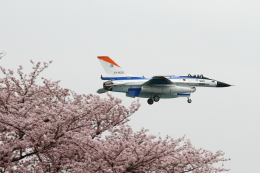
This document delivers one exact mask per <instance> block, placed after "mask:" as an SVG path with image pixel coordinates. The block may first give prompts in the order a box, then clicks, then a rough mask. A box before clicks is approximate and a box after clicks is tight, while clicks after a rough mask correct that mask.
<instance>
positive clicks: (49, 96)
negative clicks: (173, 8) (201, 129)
mask: <svg viewBox="0 0 260 173" xmlns="http://www.w3.org/2000/svg"><path fill="white" fill-rule="evenodd" d="M31 63H32V65H33V70H32V72H31V73H30V74H29V75H27V74H24V73H23V71H22V70H23V68H22V66H20V67H19V68H18V70H17V75H16V74H15V73H14V72H13V71H12V70H6V69H4V68H3V67H0V69H1V71H2V73H3V75H4V77H3V78H0V172H37V173H38V172H89V173H94V172H104V173H110V172H111V173H119V172H129V173H130V172H132V173H134V172H136V173H137V172H138V173H142V172H162V173H164V172H165V173H168V172H169V173H170V172H171V173H181V172H193V173H213V172H222V171H228V170H227V169H224V168H223V167H217V166H216V165H218V164H219V163H221V162H225V161H227V160H228V159H225V158H224V157H223V156H224V153H223V152H221V151H218V152H216V153H213V152H210V151H207V150H204V149H196V148H195V147H193V146H192V145H191V143H190V141H189V140H185V139H184V137H183V138H179V139H173V138H171V137H169V136H168V137H166V138H165V139H162V138H161V137H156V136H153V135H149V134H147V130H145V129H141V130H140V131H138V132H133V130H132V129H131V127H130V126H128V125H127V122H128V121H129V117H130V116H131V115H132V114H133V113H135V112H136V111H137V110H138V109H139V107H140V104H139V102H138V101H135V102H133V103H132V104H131V105H130V107H129V108H126V107H125V106H123V105H122V103H121V102H122V101H121V100H120V99H118V98H115V97H113V96H112V95H110V94H108V95H107V98H100V97H99V96H97V95H92V94H88V95H84V94H83V95H79V94H77V93H75V92H73V91H72V90H69V89H65V88H62V87H61V86H59V81H51V80H48V79H45V78H42V81H43V84H42V85H38V84H36V79H37V78H39V75H40V73H41V72H42V71H43V70H44V69H46V68H47V67H48V66H49V64H50V63H51V62H49V63H34V62H33V61H31ZM104 132H107V133H106V134H107V135H104ZM102 134H103V135H102Z"/></svg>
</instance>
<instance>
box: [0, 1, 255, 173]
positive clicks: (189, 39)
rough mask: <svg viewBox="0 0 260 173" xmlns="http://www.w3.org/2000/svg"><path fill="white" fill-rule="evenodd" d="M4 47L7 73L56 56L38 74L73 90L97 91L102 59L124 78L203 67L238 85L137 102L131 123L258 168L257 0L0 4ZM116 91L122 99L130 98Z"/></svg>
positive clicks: (240, 166)
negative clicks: (119, 68) (116, 66)
mask: <svg viewBox="0 0 260 173" xmlns="http://www.w3.org/2000/svg"><path fill="white" fill-rule="evenodd" d="M0 51H6V52H7V55H6V56H5V57H4V58H3V59H2V60H0V65H1V66H3V67H5V68H10V69H17V68H18V66H19V65H23V66H24V67H25V68H26V71H28V70H29V69H30V63H29V60H30V59H32V60H34V61H49V60H53V61H54V62H53V64H52V65H51V66H50V68H49V69H47V70H46V71H45V72H44V73H43V74H42V76H44V77H46V78H52V79H53V80H61V85H62V86H63V87H66V88H70V89H72V90H74V91H76V92H78V93H86V94H88V93H95V92H96V90H97V89H99V88H101V87H102V82H103V81H101V80H100V75H101V73H105V72H104V70H103V68H102V66H101V65H100V63H99V61H98V59H97V58H96V57H97V56H98V55H108V56H110V57H111V58H112V59H113V60H115V62H117V64H119V65H120V66H122V67H123V68H124V69H125V70H126V71H127V72H128V73H130V74H137V75H145V76H146V77H150V76H153V75H161V74H177V75H178V74H188V73H202V74H204V75H206V76H208V77H211V78H213V79H216V80H219V81H222V82H226V83H229V84H232V85H235V86H233V87H229V88H199V89H197V91H196V92H195V93H194V94H192V97H191V99H192V100H193V102H192V103H191V104H188V103H187V101H186V99H185V98H179V99H168V100H160V102H158V103H155V104H154V105H152V106H150V105H148V104H147V103H146V99H141V100H140V101H141V104H142V106H141V108H140V110H139V111H138V112H137V113H135V114H134V115H133V116H132V118H131V121H130V125H132V127H133V128H134V129H135V130H139V129H141V128H142V127H144V128H146V129H149V130H150V133H153V134H159V133H160V134H161V135H163V136H164V135H167V134H168V135H170V136H172V137H174V138H178V137H182V136H183V135H186V137H187V138H188V139H190V140H191V141H192V143H193V144H194V145H195V146H196V147H198V148H200V147H202V148H205V149H208V150H211V151H217V150H223V151H224V152H225V153H226V157H227V158H231V161H229V162H227V163H226V164H225V167H226V168H230V169H231V171H230V172H231V173H247V172H250V173H253V172H257V171H259V163H260V157H259V155H260V147H259V146H260V126H259V123H260V118H259V116H260V114H259V112H260V111H259V106H260V105H259V99H260V98H259V95H260V94H259V85H260V82H259V76H260V73H259V72H260V70H259V67H260V2H259V1H250V0H248V1H241V0H215V1H212V0H178V1H174V0H169V1H164V0H161V1H155V0H138V1H137V0H131V1H119V0H117V1H115V0H113V1H112V0H111V1H104V0H103V1H94V0H92V1H83V0H81V1H80V0H78V1H72V0H71V1H68V0H52V1H46V0H45V1H43V0H42V1H34V0H30V1H29V0H27V1H14V0H8V1H7V0H6V1H4V0H0ZM114 95H115V96H117V97H119V98H121V99H123V103H124V104H125V105H129V104H130V102H131V101H134V100H135V99H132V98H126V97H124V94H118V93H116V94H114Z"/></svg>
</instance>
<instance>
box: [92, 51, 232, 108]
mask: <svg viewBox="0 0 260 173" xmlns="http://www.w3.org/2000/svg"><path fill="white" fill-rule="evenodd" d="M97 58H98V59H99V60H100V62H101V64H102V66H103V68H104V70H105V72H106V74H105V75H101V79H102V80H106V81H105V82H104V83H103V88H101V89H99V90H98V91H97V93H105V92H107V91H113V92H122V93H125V94H126V97H132V98H135V97H141V98H148V100H147V103H148V104H149V105H152V104H153V103H154V102H158V101H159V100H160V99H166V98H179V97H186V98H187V102H188V103H191V99H190V96H191V93H194V92H195V91H196V87H229V86H231V85H229V84H227V83H224V82H220V81H217V80H214V79H210V78H208V77H206V76H204V75H202V74H188V75H183V76H175V75H158V76H153V77H152V78H146V77H144V76H136V75H130V74H126V73H125V71H124V70H123V69H122V68H121V67H120V66H119V65H118V64H117V63H115V62H114V61H113V60H112V59H110V58H109V57H108V56H98V57H97Z"/></svg>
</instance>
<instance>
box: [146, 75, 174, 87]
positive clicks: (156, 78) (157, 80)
mask: <svg viewBox="0 0 260 173" xmlns="http://www.w3.org/2000/svg"><path fill="white" fill-rule="evenodd" d="M153 84H174V83H173V82H172V81H170V80H169V79H167V78H166V77H164V76H154V77H152V79H150V80H149V81H147V82H145V83H144V84H143V85H153Z"/></svg>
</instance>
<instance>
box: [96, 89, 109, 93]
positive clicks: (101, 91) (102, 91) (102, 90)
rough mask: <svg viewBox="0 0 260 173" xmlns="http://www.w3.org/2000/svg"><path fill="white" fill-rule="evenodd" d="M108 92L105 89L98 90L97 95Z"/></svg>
mask: <svg viewBox="0 0 260 173" xmlns="http://www.w3.org/2000/svg"><path fill="white" fill-rule="evenodd" d="M107 91H108V90H105V89H103V88H100V89H99V90H97V93H98V94H102V93H105V92H107Z"/></svg>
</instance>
